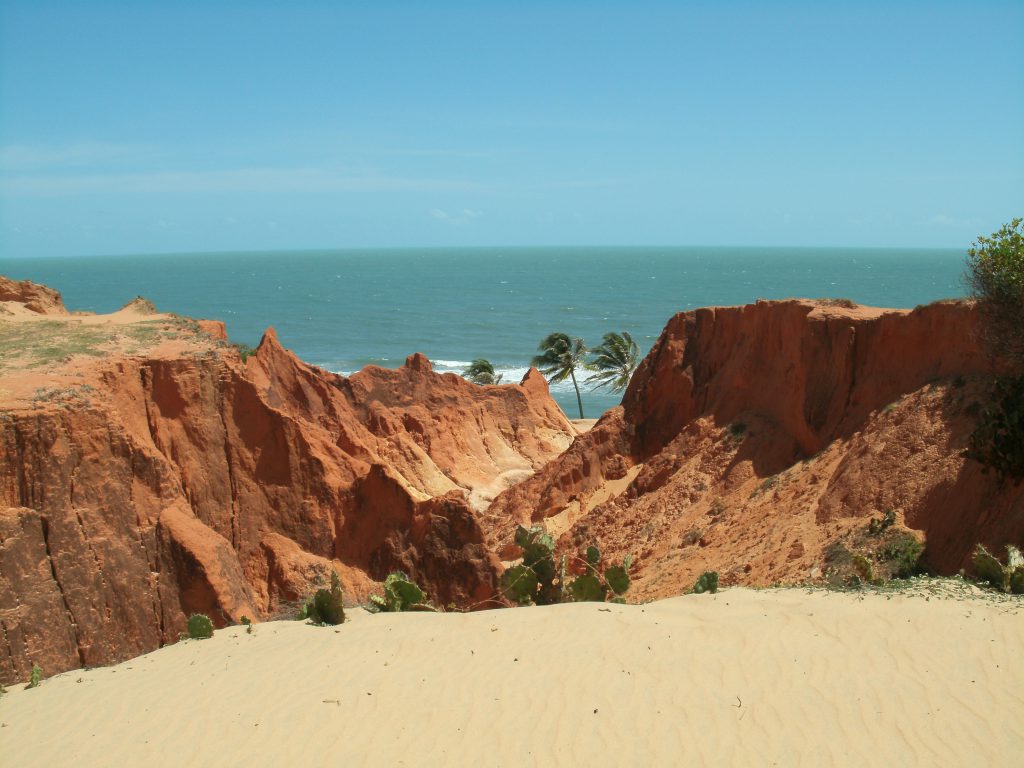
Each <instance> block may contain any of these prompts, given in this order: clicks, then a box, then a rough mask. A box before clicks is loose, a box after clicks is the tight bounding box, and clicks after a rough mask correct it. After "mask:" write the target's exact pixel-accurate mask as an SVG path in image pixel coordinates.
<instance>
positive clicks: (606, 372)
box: [587, 331, 640, 392]
mask: <svg viewBox="0 0 1024 768" xmlns="http://www.w3.org/2000/svg"><path fill="white" fill-rule="evenodd" d="M591 353H592V354H593V355H594V357H593V359H592V360H591V361H590V365H589V366H588V367H589V368H590V370H592V371H596V373H594V375H593V376H590V377H588V378H587V382H588V383H591V382H593V388H594V389H600V388H601V387H606V388H608V389H609V390H611V391H612V392H622V391H623V390H624V389H625V388H626V386H627V385H628V384H629V380H630V378H631V377H632V376H633V371H635V370H636V366H637V364H638V363H639V362H640V348H639V347H638V346H637V345H636V342H635V341H633V337H632V336H630V335H629V333H628V332H627V331H623V332H622V333H606V334H605V335H604V337H603V338H602V339H601V344H600V346H598V347H595V348H594V349H592V350H591Z"/></svg>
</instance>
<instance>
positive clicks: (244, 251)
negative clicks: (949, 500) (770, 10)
mask: <svg viewBox="0 0 1024 768" xmlns="http://www.w3.org/2000/svg"><path fill="white" fill-rule="evenodd" d="M969 247H970V246H969V245H966V246H950V245H936V246H930V245H736V244H715V245H712V244H679V243H675V244H671V243H660V244H656V245H635V244H634V245H630V244H623V243H615V244H611V245H593V244H576V245H552V244H536V245H369V246H358V245H347V246H322V247H302V248H254V249H249V248H230V249H218V250H211V251H207V250H195V251H192V250H190V251H148V252H124V253H76V254H52V253H51V254H43V255H39V254H36V255H14V256H11V255H5V256H4V258H5V259H11V260H17V261H28V260H31V259H95V258H133V257H138V258H151V257H165V256H239V255H268V254H273V253H297V254H312V253H346V252H358V251H474V250H479V251H483V250H499V249H500V250H514V251H526V250H535V249H536V250H539V249H564V250H596V249H601V250H610V249H620V248H621V249H627V248H628V249H634V250H640V249H643V250H656V249H659V248H672V249H726V248H730V249H735V248H739V249H743V248H749V249H762V250H790V251H792V250H800V251H808V250H831V251H842V250H857V251H957V252H960V253H964V254H966V252H967V250H968V248H969Z"/></svg>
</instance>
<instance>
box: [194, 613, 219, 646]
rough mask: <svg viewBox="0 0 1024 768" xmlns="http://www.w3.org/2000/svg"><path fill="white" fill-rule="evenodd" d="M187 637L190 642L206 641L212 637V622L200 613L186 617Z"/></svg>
mask: <svg viewBox="0 0 1024 768" xmlns="http://www.w3.org/2000/svg"><path fill="white" fill-rule="evenodd" d="M188 636H189V637H190V638H191V639H192V640H206V639H208V638H211V637H213V622H212V621H210V617H209V616H206V615H204V614H202V613H193V614H192V615H191V616H189V617H188Z"/></svg>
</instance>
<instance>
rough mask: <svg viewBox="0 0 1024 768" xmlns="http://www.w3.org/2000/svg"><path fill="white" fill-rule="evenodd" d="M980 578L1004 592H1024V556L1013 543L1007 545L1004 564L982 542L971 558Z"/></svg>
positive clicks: (1019, 593) (1017, 593) (1018, 593)
mask: <svg viewBox="0 0 1024 768" xmlns="http://www.w3.org/2000/svg"><path fill="white" fill-rule="evenodd" d="M971 563H972V564H973V565H974V571H975V573H977V574H978V579H979V580H980V581H983V582H987V583H989V584H991V585H992V586H993V587H995V588H996V589H998V590H1001V591H1003V592H1012V593H1013V594H1015V595H1021V594H1024V556H1022V555H1021V553H1020V550H1019V549H1017V548H1016V547H1015V546H1013V545H1012V544H1009V545H1007V547H1006V565H1003V564H1002V563H1000V562H999V560H998V559H997V558H996V557H995V556H994V555H992V554H990V553H989V551H988V550H987V549H985V547H983V546H982V545H981V544H979V545H978V546H977V548H975V550H974V557H973V558H972V560H971Z"/></svg>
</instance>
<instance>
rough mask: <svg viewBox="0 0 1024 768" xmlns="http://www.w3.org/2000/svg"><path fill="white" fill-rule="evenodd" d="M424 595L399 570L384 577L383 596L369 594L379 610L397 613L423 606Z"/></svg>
mask: <svg viewBox="0 0 1024 768" xmlns="http://www.w3.org/2000/svg"><path fill="white" fill-rule="evenodd" d="M425 597H426V595H425V594H424V592H423V590H422V589H420V588H419V587H418V586H417V585H416V583H415V582H413V581H410V580H409V577H408V576H406V575H405V574H404V573H402V572H401V571H395V572H394V573H391V574H388V577H387V578H386V579H384V596H383V597H381V596H380V595H371V597H370V601H371V602H372V603H373V604H374V605H375V606H376V607H377V608H378V609H379V610H381V611H388V612H390V613H397V612H400V611H409V610H412V609H413V608H416V607H419V606H425V605H426V604H425V602H424V598H425Z"/></svg>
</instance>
